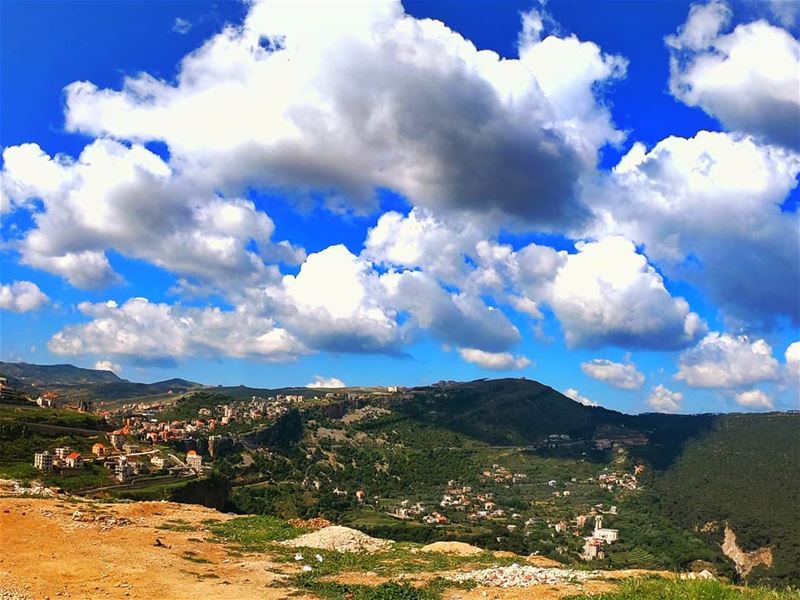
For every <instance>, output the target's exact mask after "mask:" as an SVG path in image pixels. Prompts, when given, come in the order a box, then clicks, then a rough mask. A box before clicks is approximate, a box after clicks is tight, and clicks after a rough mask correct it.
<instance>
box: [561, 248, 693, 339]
mask: <svg viewBox="0 0 800 600" xmlns="http://www.w3.org/2000/svg"><path fill="white" fill-rule="evenodd" d="M577 248H578V253H577V254H571V255H569V256H568V257H567V259H566V263H565V264H564V266H563V267H562V268H561V269H560V270H559V271H558V274H557V275H556V277H555V279H554V281H553V285H552V295H551V297H550V300H549V302H550V305H551V306H552V308H553V311H554V312H555V314H556V316H557V317H558V319H559V320H560V321H561V326H562V328H563V329H564V333H565V335H566V338H567V343H568V344H569V345H571V346H582V347H599V346H603V345H608V344H614V345H618V346H622V347H627V348H636V347H638V348H652V349H674V348H680V347H685V346H687V345H688V344H690V343H692V342H693V341H694V340H695V339H696V338H697V337H698V336H699V335H702V334H703V333H704V332H705V324H704V323H703V322H702V320H701V319H700V317H699V316H698V315H697V313H694V312H691V310H690V308H689V304H688V303H687V302H686V300H684V299H683V298H673V297H672V296H671V295H670V293H669V292H668V291H667V289H666V288H665V287H664V282H663V279H662V277H661V275H659V274H658V272H657V271H656V270H655V269H654V268H653V267H652V266H650V265H649V264H648V262H647V258H646V257H645V256H643V255H642V254H639V253H638V252H637V251H636V248H635V246H634V245H633V244H632V243H631V242H630V241H628V240H626V239H624V238H621V237H610V238H605V239H603V240H600V241H598V242H581V243H578V244H577Z"/></svg>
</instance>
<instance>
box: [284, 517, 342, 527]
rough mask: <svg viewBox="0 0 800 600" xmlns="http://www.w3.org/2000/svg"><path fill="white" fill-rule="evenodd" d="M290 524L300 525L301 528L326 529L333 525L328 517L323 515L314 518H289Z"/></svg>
mask: <svg viewBox="0 0 800 600" xmlns="http://www.w3.org/2000/svg"><path fill="white" fill-rule="evenodd" d="M289 525H291V526H292V527H299V528H300V529H314V530H317V529H324V528H325V527H330V526H331V525H333V523H331V522H330V521H328V519H323V518H322V517H315V518H313V519H289Z"/></svg>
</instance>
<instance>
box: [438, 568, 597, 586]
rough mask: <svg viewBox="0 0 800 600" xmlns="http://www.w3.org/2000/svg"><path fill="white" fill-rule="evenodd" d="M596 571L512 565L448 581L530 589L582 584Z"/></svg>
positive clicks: (456, 576) (595, 574)
mask: <svg viewBox="0 0 800 600" xmlns="http://www.w3.org/2000/svg"><path fill="white" fill-rule="evenodd" d="M598 576H599V573H598V572H597V571H578V570H575V569H547V568H542V567H532V566H529V565H525V566H520V565H518V564H513V565H511V566H508V567H493V568H489V569H481V570H479V571H470V572H467V573H458V574H456V575H453V576H452V577H450V578H449V579H450V580H451V581H458V582H468V581H469V582H474V583H477V584H478V585H483V586H486V587H500V588H508V587H531V586H534V585H555V584H560V583H583V582H585V581H588V580H589V579H593V578H597V577H598Z"/></svg>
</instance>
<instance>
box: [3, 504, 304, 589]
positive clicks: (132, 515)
mask: <svg viewBox="0 0 800 600" xmlns="http://www.w3.org/2000/svg"><path fill="white" fill-rule="evenodd" d="M76 510H77V511H80V512H81V513H83V514H84V515H87V516H88V515H90V514H97V515H102V514H105V515H111V516H113V517H114V518H117V519H119V518H120V517H121V518H124V519H129V520H130V523H129V524H123V525H111V526H106V525H103V524H102V521H101V522H84V521H76V520H74V519H73V514H74V513H75V511H76ZM227 518H230V517H228V516H226V515H224V514H221V513H218V512H216V511H213V510H209V509H206V508H203V507H198V506H189V505H181V504H173V503H160V502H141V503H134V504H99V503H77V504H73V503H69V502H65V501H62V500H49V499H48V500H45V499H41V500H40V499H28V498H0V546H2V548H3V552H2V555H1V556H0V590H1V589H2V588H7V589H16V590H20V591H23V592H24V593H26V594H27V595H29V596H30V597H31V598H33V599H36V600H39V599H43V598H50V599H51V600H54V599H55V598H61V597H66V598H86V599H91V600H94V599H106V598H121V599H126V598H163V599H165V600H167V599H175V600H185V599H187V598H203V597H204V596H205V597H208V598H215V599H216V598H219V599H224V600H227V599H231V600H233V599H242V598H259V599H264V600H273V599H276V600H277V599H278V598H286V597H287V594H288V593H290V592H291V590H289V589H287V588H283V589H281V588H275V587H272V586H273V585H274V584H275V583H276V582H277V581H280V580H281V575H282V571H283V570H284V568H285V567H284V566H283V565H278V564H276V563H273V562H271V561H270V560H269V558H268V557H266V556H257V557H252V556H248V557H236V556H228V554H227V552H226V550H225V548H224V547H223V546H222V545H220V544H214V543H209V542H203V541H202V539H203V534H202V533H197V532H177V531H165V530H161V529H157V526H158V525H162V524H163V523H164V522H165V521H167V520H170V519H173V520H175V519H182V520H183V521H186V522H187V523H199V522H200V521H203V520H205V519H219V520H223V519H227ZM156 538H158V539H159V540H161V542H162V543H163V544H164V546H167V547H164V546H155V545H154V544H155V541H156ZM195 540H200V541H195ZM185 552H194V553H196V554H195V555H193V556H194V558H195V559H201V560H207V561H209V562H208V563H198V562H194V561H192V560H188V559H187V558H185V557H184V556H185V555H184V553H185ZM0 597H2V595H0ZM293 598H296V599H297V600H300V599H301V598H308V599H310V598H311V596H308V595H303V594H298V595H297V596H293Z"/></svg>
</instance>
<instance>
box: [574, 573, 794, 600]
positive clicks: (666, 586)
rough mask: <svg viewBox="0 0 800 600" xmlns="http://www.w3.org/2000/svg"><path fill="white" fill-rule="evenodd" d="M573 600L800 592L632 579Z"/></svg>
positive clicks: (756, 598)
mask: <svg viewBox="0 0 800 600" xmlns="http://www.w3.org/2000/svg"><path fill="white" fill-rule="evenodd" d="M569 600H800V591H797V590H791V589H787V590H775V589H767V588H738V587H732V586H730V585H727V584H724V583H722V582H719V581H673V580H668V579H656V578H652V579H632V580H628V581H624V582H622V584H621V585H620V588H619V590H617V591H615V592H609V593H606V594H595V595H582V596H570V598H569Z"/></svg>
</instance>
